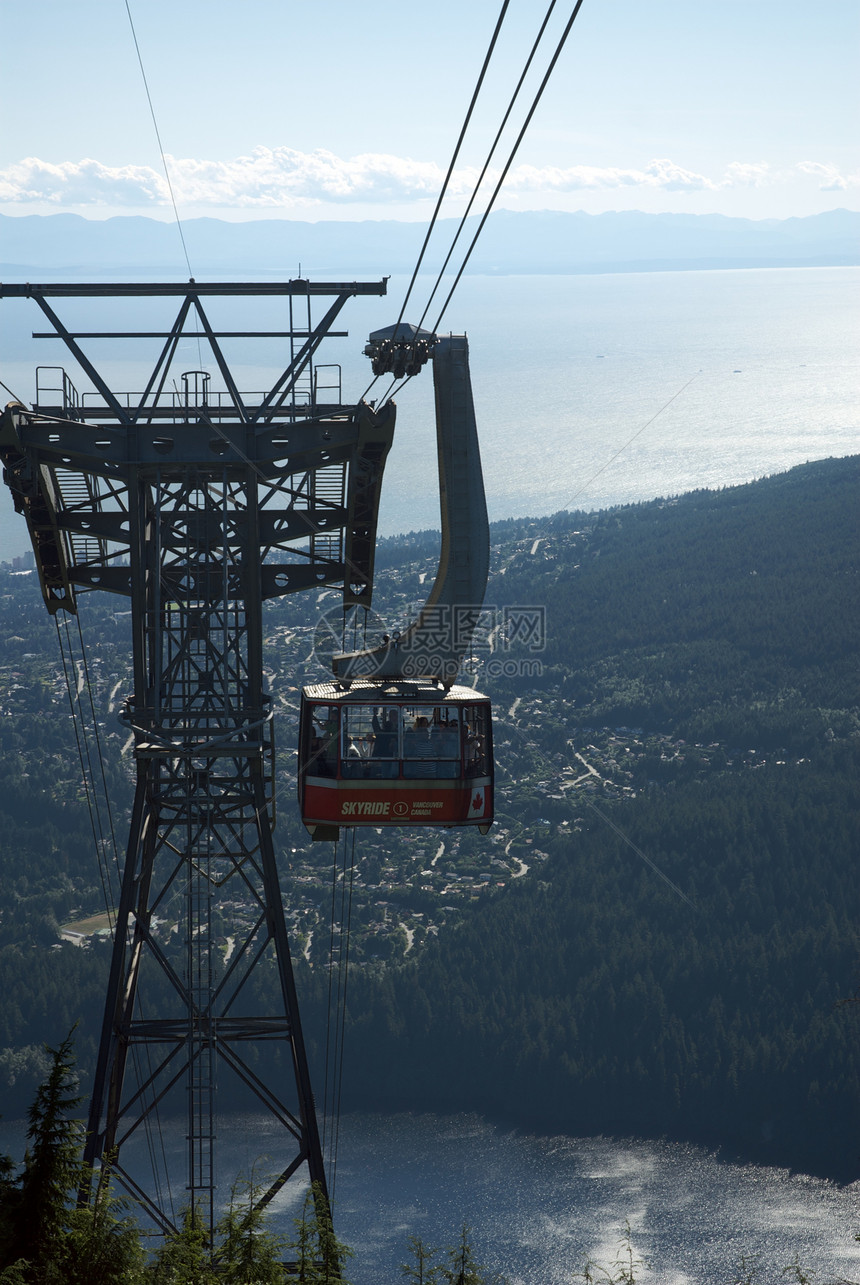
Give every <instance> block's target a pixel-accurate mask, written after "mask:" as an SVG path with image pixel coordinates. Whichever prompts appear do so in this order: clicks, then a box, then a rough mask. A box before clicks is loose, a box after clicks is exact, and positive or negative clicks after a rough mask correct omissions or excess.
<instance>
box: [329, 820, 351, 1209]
mask: <svg viewBox="0 0 860 1285" xmlns="http://www.w3.org/2000/svg"><path fill="white" fill-rule="evenodd" d="M345 874H346V872H344V876H345ZM354 882H355V828H354V827H353V830H352V852H351V855H350V862H349V897H348V900H347V909H346V942H345V945H344V947H343V950H342V954H343V998H342V1000H341V1006H340V1061H339V1064H338V1070H337V1103H336V1109H335V1117H334V1164H333V1165H332V1167H331V1194H332V1200H334V1193H335V1188H336V1186H337V1152H338V1146H339V1143H340V1105H341V1094H342V1092H343V1059H344V1049H345V1046H346V992H347V984H348V982H349V945H350V937H351V932H352V890H353V884H354Z"/></svg>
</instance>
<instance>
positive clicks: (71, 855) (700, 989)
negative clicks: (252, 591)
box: [0, 459, 860, 1179]
mask: <svg viewBox="0 0 860 1285" xmlns="http://www.w3.org/2000/svg"><path fill="white" fill-rule="evenodd" d="M858 481H860V461H858V460H857V459H849V460H835V461H824V462H821V463H818V464H814V465H807V466H805V467H803V468H800V469H794V470H792V471H791V472H789V473H787V474H784V475H780V476H777V477H774V478H769V479H765V480H763V481H761V482H758V483H755V484H752V485H750V486H744V487H736V488H732V489H728V490H724V491H720V492H696V493H694V494H692V495H689V496H683V497H680V498H678V499H673V500H665V501H654V502H653V503H650V504H641V505H636V506H629V507H625V508H619V509H617V510H612V511H609V512H605V513H601V514H581V513H580V514H559V515H557V516H556V517H554V518H552V519H547V520H541V521H534V522H527V521H519V520H517V521H511V522H506V523H499V524H496V526H495V527H494V531H493V544H494V555H493V556H494V575H493V580H492V583H491V586H490V591H489V594H488V603H489V604H490V606H489V612H488V620H489V624H490V625H492V628H488V630H487V631H485V634H484V635H482V636H481V637H479V638H478V640H477V643H476V648H475V657H474V669H475V673H476V678H477V682H478V683H479V685H480V686H482V687H483V688H484V689H485V690H487V691H488V693H489V694H490V695H491V696H492V697H493V698H494V703H495V708H496V717H497V731H496V743H497V757H498V767H499V772H498V777H499V800H498V820H497V824H496V826H495V827H494V830H493V832H491V834H490V835H489V836H488V837H487V839H480V838H479V837H478V836H476V835H473V834H468V835H459V834H457V833H452V832H436V831H414V832H411V833H410V832H407V833H404V834H403V835H399V836H398V835H396V834H395V835H391V834H382V835H378V834H376V833H375V832H374V831H369V832H364V833H362V834H361V835H360V836H359V839H358V843H357V847H356V853H357V856H358V859H359V864H358V870H357V878H356V885H355V887H356V892H355V897H356V901H355V907H354V914H355V919H354V938H355V940H354V953H353V956H352V958H353V960H354V963H355V967H354V969H353V976H352V977H351V980H350V1000H349V1002H350V1014H349V1034H348V1044H347V1067H346V1078H345V1085H344V1095H345V1102H344V1105H345V1106H348V1107H365V1108H366V1107H379V1108H380V1109H388V1108H392V1107H403V1108H414V1109H435V1108H444V1109H475V1110H479V1111H483V1112H485V1113H489V1114H492V1115H494V1116H496V1117H499V1118H502V1119H505V1120H507V1121H510V1122H511V1123H514V1124H519V1125H521V1126H524V1127H538V1128H545V1129H549V1130H565V1131H573V1132H577V1133H589V1134H593V1133H598V1132H604V1133H615V1134H618V1133H636V1134H640V1135H646V1136H654V1135H658V1134H667V1135H669V1136H672V1137H678V1138H688V1139H691V1140H695V1141H700V1142H704V1143H707V1144H709V1145H718V1144H723V1145H724V1146H725V1147H726V1148H727V1149H728V1150H729V1151H730V1152H732V1153H736V1154H740V1155H743V1156H746V1157H748V1158H751V1159H760V1160H774V1161H779V1162H781V1163H786V1164H793V1165H795V1166H797V1167H800V1168H807V1169H809V1170H812V1171H816V1172H821V1173H827V1174H830V1175H832V1176H837V1177H840V1178H842V1179H853V1178H856V1177H857V1176H858V1174H860V1159H858V1157H860V1119H858V1106H860V1088H858V1077H857V1075H856V1069H855V1065H856V1056H857V1055H856V1048H857V1045H858V1038H860V1029H858V1023H857V1016H856V1008H855V1005H854V1004H852V1003H850V1002H849V1003H844V1002H843V1001H850V1000H851V997H852V996H853V995H854V992H855V989H856V988H857V986H858V985H860V955H858V924H860V913H858V912H860V891H858V889H857V884H856V877H855V871H854V864H855V854H856V851H857V836H858V797H857V794H858V787H857V777H858V771H857V769H858V766H860V764H858V761H857V760H858V752H860V720H858V705H860V701H858V684H857V666H856V639H857V636H858V633H857V629H858V623H860V621H858V616H859V615H860V603H859V602H858V592H857V588H858V574H860V572H858V561H859V560H858V531H857V519H856V495H857V484H858ZM437 544H438V536H434V535H432V534H418V535H412V536H409V537H406V538H404V539H402V540H399V541H386V542H384V543H383V545H382V547H381V549H380V552H379V559H378V567H379V571H380V574H379V594H378V598H377V606H378V608H379V611H380V614H381V615H382V616H383V617H384V618H385V619H386V620H391V621H393V622H395V623H396V622H397V620H398V619H399V618H400V617H401V616H402V615H403V613H404V612H407V611H408V607H409V604H410V603H412V602H414V600H415V599H416V597H419V596H420V595H421V594H422V593H423V592H425V585H426V580H427V576H428V573H431V572H432V569H433V565H434V560H435V556H436V550H437ZM422 576H423V578H424V582H423V584H422V580H421V577H422ZM34 579H35V577H34V576H32V575H30V576H27V575H20V574H18V575H15V574H14V573H13V572H12V570H11V568H9V567H6V569H5V570H2V569H0V606H2V612H0V709H2V711H3V716H2V724H0V737H2V743H1V744H0V748H2V757H0V783H2V794H0V987H2V993H3V995H4V1002H3V1004H2V1006H0V1049H2V1051H0V1092H2V1095H3V1098H4V1100H5V1102H6V1106H5V1113H6V1114H7V1115H10V1114H13V1113H14V1112H15V1111H16V1110H20V1109H21V1108H22V1106H23V1104H24V1103H25V1102H26V1101H27V1100H28V1098H29V1096H31V1092H32V1085H33V1082H34V1077H35V1076H36V1075H37V1074H38V1073H39V1071H40V1069H41V1068H40V1051H39V1049H40V1044H41V1041H42V1040H43V1039H47V1040H50V1041H52V1042H54V1043H57V1042H59V1040H61V1039H62V1038H63V1036H64V1035H65V1034H66V1032H67V1031H68V1029H69V1027H70V1026H71V1024H72V1022H73V1021H74V1020H75V1019H76V1018H77V1017H80V1018H81V1019H82V1022H81V1027H80V1030H79V1033H78V1036H77V1040H78V1053H79V1062H80V1064H81V1065H82V1067H86V1065H87V1063H88V1061H89V1060H90V1059H91V1057H92V1053H93V1050H94V1044H93V1041H94V1032H95V1030H96V1029H97V1025H98V1021H99V1019H100V1012H99V1009H100V1003H101V994H102V988H103V986H104V979H105V974H106V964H107V955H108V952H109V945H108V942H107V941H105V940H104V939H99V938H97V937H93V936H89V937H87V938H86V941H87V943H88V944H86V945H85V946H83V947H81V946H74V945H71V944H68V943H60V942H59V941H58V926H59V925H66V926H69V925H71V926H72V927H74V926H75V921H80V920H81V919H82V918H83V917H85V916H92V915H94V914H96V913H97V912H98V911H99V909H100V908H101V906H102V895H101V888H100V881H99V874H98V865H97V862H96V860H95V857H94V855H93V840H92V835H91V833H90V820H89V816H88V813H87V809H86V803H85V800H84V797H83V794H82V791H81V790H80V786H79V777H80V770H79V767H78V765H77V757H76V755H77V751H76V748H75V745H74V741H73V739H72V728H71V721H70V719H69V717H68V699H67V697H66V695H65V689H64V684H63V682H62V673H61V670H60V665H59V653H58V650H57V641H56V636H55V631H54V626H53V624H51V623H50V621H49V618H48V617H47V614H46V613H45V612H44V608H43V607H42V605H41V602H40V599H39V597H38V590H37V586H36V585H35V584H34ZM333 602H334V599H333V598H331V597H326V596H325V595H321V596H320V597H319V599H315V600H313V601H311V600H308V601H303V602H290V601H284V602H281V603H277V604H273V605H272V607H271V609H270V611H269V612H268V614H267V624H266V629H267V640H268V647H269V650H268V653H267V654H268V657H269V661H268V664H269V666H270V671H269V674H268V677H267V681H269V683H270V686H271V687H272V690H273V693H274V697H275V703H276V707H277V708H278V710H279V714H280V731H279V746H280V750H279V767H278V775H279V783H280V798H279V822H278V831H277V834H276V837H277V840H278V843H279V846H280V852H281V854H282V862H283V878H284V891H285V897H286V899H287V903H288V915H289V917H290V931H291V934H292V939H293V943H294V948H295V953H296V955H297V967H298V974H299V984H300V986H301V988H302V993H303V995H304V997H305V1005H306V1009H305V1012H306V1022H307V1026H308V1033H309V1038H310V1043H311V1046H312V1049H313V1051H314V1053H315V1054H316V1055H318V1056H319V1057H320V1059H321V1057H322V1039H323V1036H322V1032H323V1030H324V1026H325V999H326V993H327V989H328V970H327V968H326V963H327V958H326V954H325V939H326V938H327V926H326V923H325V913H326V909H325V908H326V906H327V905H328V903H329V901H330V886H329V888H328V891H327V890H326V881H327V879H328V878H329V876H330V866H331V853H330V851H329V850H328V845H324V844H317V845H310V844H309V843H307V842H306V840H305V837H304V835H303V831H302V830H301V827H300V826H299V824H298V820H297V816H296V811H295V804H294V802H293V794H292V786H291V781H292V771H293V762H294V745H293V743H292V738H293V735H294V733H293V731H292V728H293V726H294V720H295V698H296V687H297V685H298V684H299V683H300V681H301V679H302V676H303V674H305V673H308V671H309V666H310V661H309V660H308V655H309V641H310V639H311V638H312V636H313V633H314V626H315V622H316V618H317V616H318V615H319V613H320V612H321V611H322V610H324V609H325V608H326V607H330V606H331V605H332V604H333ZM125 606H126V604H125V603H123V602H122V601H120V600H115V599H114V600H109V599H107V597H106V596H102V595H92V596H90V598H89V599H88V600H87V602H86V603H85V605H84V611H83V613H82V614H83V615H84V617H85V626H86V630H85V631H86V633H87V637H88V639H89V648H90V671H91V678H92V684H93V690H94V698H95V702H96V707H97V710H98V717H99V719H100V720H101V721H102V722H103V729H102V737H103V745H104V748H105V759H106V773H107V779H108V785H109V790H110V793H111V795H112V797H113V798H114V800H115V821H116V826H117V830H118V832H119V833H120V836H121V837H122V836H124V833H125V811H126V808H127V804H128V797H129V773H130V766H131V765H130V762H129V758H128V755H127V754H126V755H125V756H123V755H122V754H121V749H122V742H123V738H122V737H121V736H120V735H119V733H118V729H117V725H116V723H115V720H114V714H113V712H112V710H113V708H114V706H115V703H116V700H117V698H118V695H117V694H119V695H120V696H121V695H124V694H125V691H126V690H127V652H126V650H125V649H126V637H127V621H126V618H125V617H123V616H122V615H121V614H120V613H121V612H122V611H123V609H124V608H125ZM526 607H527V608H540V609H545V613H546V614H545V619H544V620H543V623H542V624H541V628H540V630H539V631H538V633H537V634H534V635H521V636H517V631H516V627H515V624H513V625H512V623H511V622H516V621H517V620H520V619H522V616H521V615H520V616H518V615H517V612H518V611H520V610H521V609H522V608H526ZM506 628H507V629H508V634H507V635H506V634H505V629H506ZM310 676H311V677H313V678H314V679H316V674H311V675H310ZM124 684H125V685H124ZM326 866H328V868H329V874H327V873H326ZM667 880H668V881H670V882H666V881H667ZM78 926H80V925H78Z"/></svg>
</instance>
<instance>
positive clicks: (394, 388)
mask: <svg viewBox="0 0 860 1285" xmlns="http://www.w3.org/2000/svg"><path fill="white" fill-rule="evenodd" d="M550 8H552V6H550ZM581 8H582V0H577V3H576V4H575V5H574V8H573V12H572V13H571V15H570V17H569V19H568V20H567V23H566V24H565V27H564V30H563V32H562V34H561V36H560V38H559V41H558V44H557V45H556V48H555V51H554V53H553V55H552V58H551V59H550V62H549V66H548V67H547V69H546V72H545V73H544V76H543V79H542V80H541V83H540V85H539V86H538V89H537V92H536V94H535V96H534V99H533V100H532V104H531V107H530V108H529V110H528V113H527V115H526V118H525V121H524V122H523V124H522V126H521V128H520V131H519V133H518V134H517V137H516V140H515V142H514V145H513V147H512V148H511V151H510V154H509V156H508V159H507V161H506V162H505V165H504V168H503V169H502V173H501V175H500V177H499V180H498V182H497V184H496V186H495V188H494V189H493V192H492V194H491V196H490V200H489V203H488V205H487V208H486V210H485V211H484V213H483V215H482V216H481V221H480V223H479V224H478V227H477V229H476V230H475V234H474V236H473V237H472V240H471V242H470V244H469V247H468V249H467V250H466V254H465V256H464V258H463V261H462V263H461V264H460V267H459V269H458V271H457V275H456V277H455V278H454V283H453V285H452V286H451V289H450V290H449V291H448V295H447V297H446V299H445V302H444V303H443V305H442V308H441V309H440V312H439V315H438V316H437V318H436V321H435V324H434V325H433V326H432V327H431V330H432V331H433V332H434V333H435V332H437V331H438V329H439V326H440V325H441V322H442V318H443V316H444V315H445V312H446V311H447V309H448V305H449V304H450V302H451V299H452V298H453V295H454V291H455V290H456V289H457V286H458V285H459V284H460V278H461V277H462V275H463V273H464V272H465V270H466V265H467V264H468V262H469V259H470V258H471V256H472V251H473V250H474V249H475V246H476V244H477V242H478V238H479V237H480V235H481V233H482V232H483V230H484V225H485V224H486V222H487V219H488V218H489V216H490V214H491V213H492V210H493V206H494V205H495V203H496V199H497V197H498V195H499V192H500V191H501V189H502V186H503V184H504V181H505V179H506V178H507V176H508V171H509V170H510V168H511V165H512V164H513V163H514V159H515V157H516V154H517V152H518V151H519V147H520V144H521V143H522V141H523V138H524V137H525V133H526V130H527V129H528V127H529V125H530V124H531V121H532V117H533V116H534V114H535V112H536V110H537V107H538V104H539V103H540V100H541V98H542V96H543V92H544V90H545V89H546V87H547V84H548V83H549V80H550V77H551V76H552V73H553V71H554V70H555V67H556V64H557V62H558V60H559V58H560V57H561V53H562V50H563V49H564V46H565V44H566V42H567V38H568V36H569V35H570V31H571V28H572V27H573V24H574V22H575V21H576V18H577V16H578V14H579V11H580V9H581ZM548 18H549V13H548V14H547V17H546V18H545V19H544V24H543V26H542V27H541V34H542V33H543V30H544V27H545V26H546V21H547V20H548ZM539 40H540V36H539V37H538V41H539ZM535 47H536V46H535ZM533 52H534V51H533ZM526 70H527V69H526ZM525 74H526V72H525V71H524V73H523V78H524V77H525ZM516 92H517V93H518V92H519V86H518V87H517V91H516ZM515 96H516V95H515ZM512 106H513V102H512V103H511V107H512ZM509 110H510V109H509ZM500 132H501V131H500ZM494 146H495V144H494ZM491 155H492V153H491ZM476 191H477V189H476ZM458 236H459V230H458V232H457V234H456V236H455V242H456V239H457V237H458ZM452 250H453V246H452ZM449 258H450V255H449ZM445 262H446V265H447V263H448V259H446V261H445ZM443 271H444V269H443ZM441 276H442V273H441V272H440V274H439V280H437V283H436V285H435V286H434V287H433V293H432V294H431V299H432V298H433V296H434V295H435V293H436V290H437V289H438V286H439V283H440V281H441ZM428 307H429V302H428ZM401 315H402V314H401ZM426 315H427V310H426V309H425V311H424V313H423V314H422V321H423V320H424V318H425V317H426ZM412 378H414V376H412V375H407V377H406V378H405V379H404V380H402V381H400V382H398V381H397V380H396V379H395V380H393V381H392V383H391V385H390V386H389V388H388V391H387V392H386V393H385V394H384V395H383V397H381V398H380V399H379V404H380V406H384V405H385V404H386V402H388V401H390V400H391V398H392V396H393V395H394V393H395V392H400V391H402V389H403V388H405V387H406V385H407V384H408V383H409V380H410V379H412ZM373 382H374V383H375V382H376V381H375V380H374V381H373ZM372 387H373V384H371V385H370V386H369V388H368V389H367V390H366V392H365V394H364V396H365V397H366V396H367V392H369V391H370V388H372Z"/></svg>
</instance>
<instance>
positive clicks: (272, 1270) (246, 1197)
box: [216, 1178, 286, 1285]
mask: <svg viewBox="0 0 860 1285" xmlns="http://www.w3.org/2000/svg"><path fill="white" fill-rule="evenodd" d="M260 1195H261V1188H260V1186H259V1184H258V1183H256V1182H255V1181H254V1180H253V1178H251V1179H250V1180H248V1181H247V1182H242V1181H237V1182H236V1183H234V1185H233V1190H232V1191H231V1193H230V1205H229V1208H228V1209H227V1212H226V1213H225V1214H224V1217H223V1218H222V1219H221V1221H220V1222H219V1224H218V1234H219V1235H220V1236H221V1244H220V1246H219V1248H218V1253H217V1255H216V1259H217V1264H218V1278H219V1280H223V1281H227V1282H228V1285H279V1282H281V1281H282V1280H283V1279H284V1269H283V1262H282V1259H283V1249H284V1246H285V1243H286V1241H285V1238H284V1237H282V1236H277V1235H276V1234H275V1233H274V1232H272V1231H270V1230H269V1228H268V1227H267V1225H266V1209H265V1207H264V1206H262V1205H261V1204H260Z"/></svg>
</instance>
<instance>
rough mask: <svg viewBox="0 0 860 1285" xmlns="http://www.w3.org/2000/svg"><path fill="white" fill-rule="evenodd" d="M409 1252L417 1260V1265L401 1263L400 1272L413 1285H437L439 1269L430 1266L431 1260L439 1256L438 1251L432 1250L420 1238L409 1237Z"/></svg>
mask: <svg viewBox="0 0 860 1285" xmlns="http://www.w3.org/2000/svg"><path fill="white" fill-rule="evenodd" d="M408 1244H409V1252H410V1254H411V1255H412V1257H413V1258H414V1259H415V1265H414V1266H412V1265H411V1264H409V1263H401V1264H400V1270H401V1272H402V1273H403V1275H404V1276H405V1277H406V1279H407V1280H408V1281H412V1282H413V1285H436V1282H437V1281H438V1280H439V1268H438V1267H432V1266H431V1265H430V1259H431V1258H434V1257H435V1255H436V1254H438V1252H439V1251H438V1249H430V1247H429V1246H428V1245H425V1244H424V1241H423V1240H422V1239H421V1237H420V1236H410V1237H409V1241H408Z"/></svg>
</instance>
